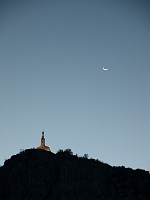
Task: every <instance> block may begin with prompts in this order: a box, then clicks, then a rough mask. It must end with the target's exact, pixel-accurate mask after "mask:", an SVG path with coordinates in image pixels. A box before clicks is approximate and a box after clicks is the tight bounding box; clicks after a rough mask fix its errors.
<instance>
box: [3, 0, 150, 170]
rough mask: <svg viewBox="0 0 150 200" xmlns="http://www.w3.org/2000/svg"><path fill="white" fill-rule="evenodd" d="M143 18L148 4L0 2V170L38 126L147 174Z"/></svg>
mask: <svg viewBox="0 0 150 200" xmlns="http://www.w3.org/2000/svg"><path fill="white" fill-rule="evenodd" d="M149 19H150V3H149V1H148V0H18V1H16V0H13V1H12V0H0V164H1V165H2V164H3V162H4V160H5V159H8V158H10V156H11V155H13V154H16V153H18V152H19V151H20V149H26V148H33V147H37V146H39V145H40V139H41V132H42V131H43V130H44V131H45V137H46V145H48V146H50V148H51V149H52V151H53V152H54V153H56V152H57V150H59V149H67V148H70V149H71V150H72V151H73V153H74V154H76V153H77V154H78V155H79V156H83V155H84V154H86V153H87V154H88V155H89V158H91V157H92V158H95V159H99V160H101V161H103V162H106V163H108V164H110V165H113V166H122V165H123V166H125V167H131V168H134V169H136V168H141V169H145V170H149V171H150V159H149V154H150V23H149ZM103 66H105V67H106V68H108V69H109V70H108V71H103V70H102V67H103Z"/></svg>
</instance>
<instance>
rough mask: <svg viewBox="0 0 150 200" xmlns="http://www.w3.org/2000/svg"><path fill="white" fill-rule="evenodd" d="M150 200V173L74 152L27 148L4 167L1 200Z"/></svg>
mask: <svg viewBox="0 0 150 200" xmlns="http://www.w3.org/2000/svg"><path fill="white" fill-rule="evenodd" d="M98 199H99V200H107V199H108V200H148V199H150V174H149V172H147V171H145V170H141V169H137V170H133V169H131V168H125V167H112V166H110V165H108V164H105V163H102V162H100V161H98V160H94V159H87V157H86V156H85V157H82V158H79V157H78V156H75V155H73V154H72V152H71V150H66V151H59V152H58V153H57V154H53V153H51V152H47V151H43V150H37V149H27V150H25V151H22V152H20V153H19V154H17V155H14V156H12V157H11V158H10V159H9V160H6V161H5V163H4V166H2V167H0V200H98Z"/></svg>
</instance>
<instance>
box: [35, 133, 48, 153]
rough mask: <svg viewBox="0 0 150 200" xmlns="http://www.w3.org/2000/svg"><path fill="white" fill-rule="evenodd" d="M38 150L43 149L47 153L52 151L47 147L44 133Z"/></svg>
mask: <svg viewBox="0 0 150 200" xmlns="http://www.w3.org/2000/svg"><path fill="white" fill-rule="evenodd" d="M37 149H42V150H45V151H51V150H50V148H49V147H48V146H45V138H44V131H43V132H42V138H41V145H40V146H39V147H37Z"/></svg>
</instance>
